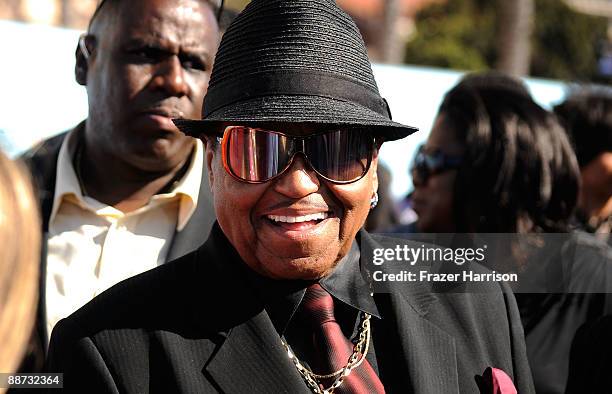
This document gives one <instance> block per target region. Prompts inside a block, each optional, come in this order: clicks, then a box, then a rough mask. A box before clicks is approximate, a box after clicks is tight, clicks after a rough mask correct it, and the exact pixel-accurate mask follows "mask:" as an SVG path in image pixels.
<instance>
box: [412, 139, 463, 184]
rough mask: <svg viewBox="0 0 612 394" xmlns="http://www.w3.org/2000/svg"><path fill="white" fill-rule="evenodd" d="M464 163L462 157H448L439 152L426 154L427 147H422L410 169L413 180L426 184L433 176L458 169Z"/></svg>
mask: <svg viewBox="0 0 612 394" xmlns="http://www.w3.org/2000/svg"><path fill="white" fill-rule="evenodd" d="M462 161H463V158H462V157H461V156H452V155H447V154H446V153H443V152H441V151H439V150H436V151H433V152H426V151H425V147H424V146H423V145H421V146H420V147H419V149H418V150H417V153H416V155H415V156H414V160H413V161H412V166H411V167H410V171H411V173H412V179H413V181H414V182H415V183H420V184H426V183H427V180H428V179H429V177H431V176H432V175H436V174H441V173H443V172H445V171H448V170H454V169H457V168H459V166H460V165H461V163H462Z"/></svg>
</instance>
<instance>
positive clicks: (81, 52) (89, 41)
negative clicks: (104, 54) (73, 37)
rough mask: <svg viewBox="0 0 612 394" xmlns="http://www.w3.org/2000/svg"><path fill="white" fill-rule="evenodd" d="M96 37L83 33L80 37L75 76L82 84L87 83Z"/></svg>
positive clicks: (76, 53) (76, 52) (76, 54)
mask: <svg viewBox="0 0 612 394" xmlns="http://www.w3.org/2000/svg"><path fill="white" fill-rule="evenodd" d="M94 41H95V39H94V37H93V36H91V35H83V36H81V37H79V42H78V43H77V47H76V51H75V54H74V56H75V60H76V62H75V65H74V78H75V79H76V81H77V83H78V84H79V85H82V86H86V85H87V70H88V67H89V58H90V57H91V53H92V49H93V47H94V44H95V42H94Z"/></svg>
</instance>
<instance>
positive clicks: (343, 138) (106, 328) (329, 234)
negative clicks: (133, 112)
mask: <svg viewBox="0 0 612 394" xmlns="http://www.w3.org/2000/svg"><path fill="white" fill-rule="evenodd" d="M202 117H203V119H202V120H186V119H183V120H175V123H176V124H177V126H178V127H179V128H180V129H181V130H182V131H183V132H185V133H186V134H189V135H193V136H198V137H200V138H202V139H203V140H204V141H205V143H206V161H207V163H208V168H209V173H208V177H209V181H210V184H211V188H212V194H213V197H214V206H215V212H216V215H217V223H216V224H215V226H214V227H213V230H212V232H211V235H210V237H209V238H208V240H206V242H205V243H204V244H203V245H202V246H201V247H200V248H199V249H198V250H197V251H195V252H193V253H190V254H188V255H186V256H184V257H182V258H180V259H178V260H176V261H175V262H173V263H170V264H166V265H164V266H162V267H159V268H157V269H154V270H152V271H149V272H147V273H144V274H142V275H139V276H137V277H134V278H131V279H128V280H126V281H124V282H122V283H120V284H118V285H116V286H115V287H113V288H111V289H110V290H108V291H107V292H105V293H104V294H102V295H100V296H98V297H97V298H96V299H94V300H93V301H92V302H90V303H89V304H88V305H86V306H84V307H83V308H81V309H80V310H79V311H77V312H75V313H74V314H73V315H71V316H70V317H68V318H67V319H64V320H62V321H61V322H60V323H59V324H58V325H57V327H56V329H55V330H54V332H53V335H52V340H51V345H50V354H49V358H48V362H47V369H48V371H53V372H63V373H64V385H65V388H66V389H68V391H71V392H91V391H99V392H105V393H107V392H108V393H117V392H121V393H142V392H163V393H171V392H172V393H174V392H181V393H183V392H185V393H215V392H222V393H245V392H258V393H274V392H283V393H309V392H315V393H330V392H336V393H383V392H389V393H391V392H402V393H403V392H414V393H473V392H477V391H478V390H479V388H480V389H481V390H484V391H485V392H493V390H494V387H497V388H499V387H503V388H504V389H503V390H508V391H503V392H516V391H514V386H516V387H517V388H518V390H519V391H520V392H521V393H530V392H532V391H533V390H532V382H531V377H530V372H529V367H528V365H527V361H526V356H525V348H524V339H523V334H522V328H521V324H520V320H519V317H518V312H517V309H516V305H515V302H514V298H513V296H512V294H511V293H510V292H509V290H508V288H507V287H505V286H502V285H500V284H498V283H483V284H482V285H481V286H482V288H481V290H482V292H481V293H480V294H476V293H473V292H454V293H434V292H432V289H431V288H430V287H428V286H427V285H426V284H423V283H415V284H406V285H405V286H399V287H398V288H397V289H396V290H397V291H394V292H390V293H373V292H372V291H371V288H370V283H369V282H368V280H367V278H368V276H367V275H361V272H360V266H363V265H364V260H365V259H366V257H367V256H368V252H367V250H371V248H373V247H376V245H377V243H378V242H380V241H381V239H382V238H384V237H378V238H374V237H372V236H371V235H369V234H368V233H366V232H365V231H363V230H362V229H361V228H362V226H363V224H364V222H365V219H366V217H367V215H368V212H369V210H370V209H371V207H372V206H375V205H376V201H377V183H378V181H377V178H376V167H377V162H378V159H377V152H378V149H379V147H380V145H381V144H382V143H383V141H391V140H395V139H398V138H402V137H405V136H407V135H409V134H411V133H413V132H414V131H415V129H414V128H411V127H407V126H404V125H401V124H398V123H395V122H393V121H392V120H391V117H390V113H389V109H388V106H387V104H386V102H385V100H384V99H382V97H381V96H380V94H379V92H378V88H377V86H376V83H375V81H374V78H373V75H372V71H371V66H370V63H369V60H368V57H367V55H366V50H365V47H364V44H363V40H362V38H361V36H360V34H359V32H358V30H357V28H356V26H355V24H354V23H353V21H352V20H351V19H350V17H348V16H347V15H346V14H345V13H344V12H343V11H341V10H340V9H339V8H338V7H337V6H336V4H335V2H334V1H333V0H294V1H287V0H254V1H253V2H251V3H250V4H249V5H248V6H247V8H246V9H245V10H244V11H243V13H242V14H240V15H239V16H238V17H237V18H236V20H235V21H234V22H233V24H232V25H231V26H230V28H229V29H228V31H227V32H226V34H225V36H224V38H223V40H222V42H221V45H220V50H219V52H218V54H217V57H216V60H215V65H214V68H213V73H212V76H211V80H210V85H209V89H208V93H207V95H206V98H205V101H204V106H203V113H202ZM489 367H494V369H492V368H489ZM485 370H486V371H487V372H486V373H484V374H483V372H484V371H485ZM480 375H482V376H480ZM487 390H490V391H487ZM496 392H501V391H496Z"/></svg>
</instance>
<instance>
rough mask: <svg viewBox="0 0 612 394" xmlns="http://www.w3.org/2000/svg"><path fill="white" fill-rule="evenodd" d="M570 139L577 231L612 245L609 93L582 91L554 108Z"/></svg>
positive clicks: (611, 113)
mask: <svg viewBox="0 0 612 394" xmlns="http://www.w3.org/2000/svg"><path fill="white" fill-rule="evenodd" d="M555 113H556V114H557V115H558V116H559V117H560V118H561V120H562V122H563V123H564V125H565V128H566V130H567V132H568V134H569V135H570V137H571V139H572V142H573V145H574V150H575V152H576V156H577V158H578V164H579V165H580V175H581V178H582V184H581V188H580V194H579V196H578V207H577V210H576V221H577V225H578V227H580V228H581V229H583V230H585V231H587V232H590V233H596V234H599V236H598V237H601V238H602V239H604V240H607V241H608V243H611V242H612V238H611V237H610V230H612V92H610V91H609V90H608V91H604V90H597V89H588V88H586V89H584V90H579V91H577V92H575V93H574V94H572V95H570V96H569V97H568V98H567V99H566V100H565V101H564V102H563V103H561V104H559V105H558V106H556V107H555Z"/></svg>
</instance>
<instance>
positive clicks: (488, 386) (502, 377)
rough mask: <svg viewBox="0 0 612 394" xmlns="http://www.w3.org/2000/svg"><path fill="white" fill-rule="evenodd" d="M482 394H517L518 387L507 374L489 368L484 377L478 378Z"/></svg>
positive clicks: (477, 381)
mask: <svg viewBox="0 0 612 394" xmlns="http://www.w3.org/2000/svg"><path fill="white" fill-rule="evenodd" d="M476 383H477V384H478V388H479V389H480V394H517V391H516V387H515V386H514V383H513V382H512V379H510V376H508V374H507V373H505V372H504V371H502V370H501V369H498V368H492V367H488V368H487V369H485V371H484V373H483V374H482V376H476Z"/></svg>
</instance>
